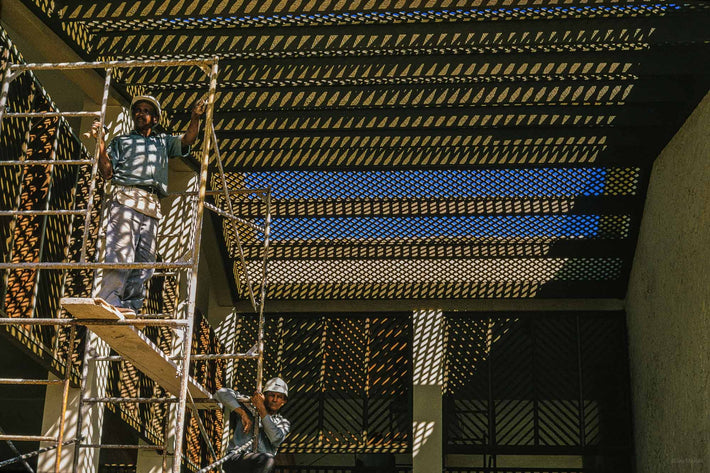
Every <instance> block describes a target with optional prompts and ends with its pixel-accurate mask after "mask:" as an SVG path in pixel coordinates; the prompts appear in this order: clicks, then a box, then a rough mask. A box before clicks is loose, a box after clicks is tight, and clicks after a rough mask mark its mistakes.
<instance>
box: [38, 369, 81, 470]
mask: <svg viewBox="0 0 710 473" xmlns="http://www.w3.org/2000/svg"><path fill="white" fill-rule="evenodd" d="M49 379H50V380H56V379H57V377H56V376H54V375H53V374H50V375H49ZM63 391H64V387H63V385H61V384H55V385H49V386H47V391H46V394H45V398H44V412H43V413H42V435H47V436H52V437H57V436H58V435H59V427H60V426H59V423H60V419H61V418H62V396H63ZM78 407H79V389H76V388H69V395H68V398H67V407H66V412H65V413H64V441H65V442H66V441H68V440H72V439H74V438H76V418H77V415H76V414H77V411H78ZM53 445H54V444H53V443H49V442H41V443H40V448H45V447H49V446H53ZM57 453H58V449H54V450H50V451H48V452H45V453H41V454H40V455H39V456H38V457H37V473H54V472H55V471H56V470H55V467H56V461H57ZM73 463H74V446H73V445H64V446H63V447H62V449H61V460H60V466H59V471H71V468H72V465H73Z"/></svg>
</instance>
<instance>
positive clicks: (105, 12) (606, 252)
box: [24, 0, 710, 299]
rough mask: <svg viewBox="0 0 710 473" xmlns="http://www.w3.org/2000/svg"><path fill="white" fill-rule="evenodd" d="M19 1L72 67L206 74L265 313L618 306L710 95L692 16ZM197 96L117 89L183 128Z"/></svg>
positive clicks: (141, 76) (626, 8) (454, 6)
mask: <svg viewBox="0 0 710 473" xmlns="http://www.w3.org/2000/svg"><path fill="white" fill-rule="evenodd" d="M24 3H26V4H27V5H28V6H30V7H31V8H34V10H35V11H36V12H37V13H38V15H40V16H43V18H44V19H45V20H46V22H47V23H48V24H49V25H50V26H51V27H53V28H54V29H55V31H56V32H57V33H59V34H60V35H62V36H63V37H64V38H66V40H67V42H68V43H69V44H70V45H72V46H73V47H74V48H75V49H76V50H77V51H78V52H79V53H80V54H81V55H82V56H83V57H84V58H86V59H142V58H194V57H208V56H212V55H217V56H219V57H220V79H219V90H218V94H217V99H216V107H217V109H216V114H215V121H214V123H215V127H216V134H217V138H218V141H219V146H220V152H221V155H222V157H223V158H224V161H225V165H226V167H227V170H228V172H229V176H228V181H229V183H230V185H231V186H234V187H248V188H270V189H272V192H273V198H274V201H273V207H272V211H273V217H274V219H273V224H272V234H271V236H272V238H273V239H274V241H273V245H272V260H271V263H270V265H269V271H270V279H269V284H268V287H267V297H269V298H271V299H344V298H361V299H380V298H383V299H409V298H427V299H432V298H489V297H495V298H530V297H574V298H580V297H589V298H596V297H623V295H624V293H625V287H626V280H627V278H628V274H629V270H630V266H631V259H632V257H633V252H634V247H635V241H636V235H637V231H638V228H639V223H640V217H641V211H642V208H643V201H644V198H645V192H646V186H647V181H648V177H649V173H650V169H651V165H652V163H653V159H654V158H655V157H656V156H657V155H658V152H659V151H660V149H662V147H663V146H664V145H665V143H666V142H667V141H668V139H669V138H670V137H671V136H672V135H673V134H674V133H675V132H676V130H677V129H678V127H679V126H680V124H681V123H682V122H683V120H684V118H685V117H686V116H687V114H688V113H689V112H690V111H691V110H692V108H693V107H694V106H695V104H696V103H697V102H698V101H699V99H700V97H702V96H703V95H704V94H705V92H706V91H707V90H708V83H709V82H708V78H709V77H710V60H709V59H710V53H709V51H710V48H709V46H708V44H710V4H708V3H707V2H703V1H685V2H667V1H661V0H657V1H653V2H652V1H628V0H572V1H568V0H550V1H546V2H533V1H530V0H477V1H464V0H412V1H382V2H370V1H367V2H366V1H364V0H354V1H351V2H320V1H306V2H282V1H278V2H277V1H262V2H217V1H205V2H186V1H180V0H173V1H164V2H153V1H151V2H148V1H137V2H124V1H110V2H102V3H100V4H94V3H86V2H79V1H75V0H67V1H64V2H58V3H57V5H56V8H54V9H52V10H51V12H50V8H49V7H48V6H47V5H46V2H42V1H40V0H35V1H32V0H24ZM540 4H544V6H541V5H540ZM198 78H199V79H201V73H199V72H198V71H197V70H196V69H194V68H184V69H170V70H167V69H166V70H148V69H144V70H138V69H136V70H131V71H128V72H126V73H124V74H123V75H121V76H120V77H119V84H120V86H121V87H124V88H125V89H124V90H125V91H126V93H127V94H129V93H131V92H134V91H136V90H139V89H140V90H143V91H145V92H148V93H152V94H154V95H156V96H158V97H159V98H160V100H161V101H162V102H163V104H164V107H165V109H166V110H167V113H168V115H169V122H170V124H171V126H172V127H173V128H174V129H175V130H181V129H184V128H185V126H186V123H187V120H188V119H189V114H188V110H189V106H190V104H191V103H192V102H193V101H194V100H195V99H196V98H197V97H199V96H201V95H202V94H203V93H204V92H205V90H204V89H203V88H202V87H204V86H202V85H199V83H198ZM217 204H218V205H221V206H223V207H224V208H226V202H224V201H223V200H220V199H217ZM233 204H234V206H235V209H236V212H237V213H239V214H240V215H244V216H249V217H252V218H258V217H259V216H260V215H262V214H260V213H259V212H260V209H261V207H259V205H260V204H257V203H256V202H253V201H250V200H248V199H245V198H239V199H237V198H235V199H234V202H233ZM218 227H219V228H218V231H220V232H221V233H222V234H223V237H224V242H225V246H226V252H225V254H226V255H227V256H228V258H229V261H228V262H227V264H226V266H227V271H229V272H230V273H233V274H240V273H243V268H242V267H241V265H239V264H237V263H236V261H237V249H236V244H235V233H234V229H233V228H232V227H231V225H226V224H223V225H219V226H218ZM240 236H241V238H242V239H243V240H244V246H243V250H244V253H245V255H246V257H247V259H248V260H249V262H248V264H247V268H246V270H247V271H248V272H250V273H253V276H254V277H256V275H257V274H258V271H259V267H260V266H259V262H258V257H259V256H260V253H259V248H258V245H257V244H256V239H257V237H258V235H256V234H255V233H254V232H253V230H252V231H249V230H245V231H240ZM235 286H236V288H237V289H236V290H237V292H239V291H240V290H241V289H243V288H242V287H241V286H239V284H237V285H235ZM237 296H238V297H245V294H244V293H241V292H239V293H238V294H237Z"/></svg>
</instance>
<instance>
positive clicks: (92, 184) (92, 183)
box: [79, 68, 113, 263]
mask: <svg viewBox="0 0 710 473" xmlns="http://www.w3.org/2000/svg"><path fill="white" fill-rule="evenodd" d="M112 72H113V69H111V68H108V69H106V79H105V80H104V94H103V97H102V98H101V112H100V113H101V115H100V116H99V136H98V138H97V139H96V146H95V147H94V159H93V161H94V162H93V164H92V165H91V179H90V180H89V190H88V192H89V195H88V199H87V201H86V216H85V217H84V236H83V237H82V240H81V254H80V256H79V261H80V262H82V263H83V262H85V261H86V248H87V246H88V245H87V241H88V239H89V229H90V228H91V210H92V209H93V207H94V192H95V191H96V172H97V171H98V168H99V143H100V142H101V141H102V140H103V139H104V118H105V117H106V107H107V105H108V95H109V88H110V87H111V73H112Z"/></svg>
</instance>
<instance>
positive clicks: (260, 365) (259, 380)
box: [253, 194, 271, 452]
mask: <svg viewBox="0 0 710 473" xmlns="http://www.w3.org/2000/svg"><path fill="white" fill-rule="evenodd" d="M264 200H265V203H266V218H265V221H264V227H265V231H264V255H263V263H262V273H261V274H262V276H263V278H262V281H261V288H260V291H259V306H258V308H259V330H258V333H257V337H258V338H257V342H256V343H257V346H258V348H257V351H258V355H259V358H257V360H256V390H257V392H261V389H262V384H263V380H264V300H265V299H266V261H267V257H268V253H269V234H270V229H271V194H266V196H265V199H264ZM257 448H259V422H254V447H253V450H254V452H256V451H257Z"/></svg>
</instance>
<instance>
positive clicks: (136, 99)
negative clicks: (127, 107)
mask: <svg viewBox="0 0 710 473" xmlns="http://www.w3.org/2000/svg"><path fill="white" fill-rule="evenodd" d="M138 102H148V103H149V104H151V105H153V107H155V113H156V115H157V117H156V118H158V119H160V114H161V112H162V110H161V109H160V102H158V99H156V98H155V97H153V96H152V95H136V96H135V97H133V100H132V101H131V110H133V106H134V105H135V104H136V103H138Z"/></svg>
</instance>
